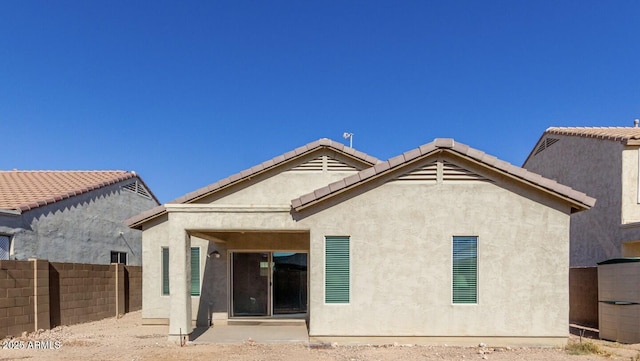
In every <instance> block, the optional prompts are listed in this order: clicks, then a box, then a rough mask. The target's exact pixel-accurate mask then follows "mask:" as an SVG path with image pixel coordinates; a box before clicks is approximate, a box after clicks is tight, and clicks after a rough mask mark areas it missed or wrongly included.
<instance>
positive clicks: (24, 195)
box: [0, 170, 157, 212]
mask: <svg viewBox="0 0 640 361" xmlns="http://www.w3.org/2000/svg"><path fill="white" fill-rule="evenodd" d="M134 177H137V175H136V174H135V172H126V171H121V170H112V171H24V170H11V171H0V209H4V210H15V211H18V212H24V211H28V210H30V209H33V208H37V207H41V206H44V205H47V204H50V203H54V202H57V201H60V200H63V199H66V198H70V197H73V196H76V195H79V194H82V193H86V192H89V191H92V190H94V189H98V188H101V187H105V186H108V185H111V184H114V183H117V182H120V181H123V180H126V179H130V178H134ZM154 198H155V197H154ZM156 201H157V200H156Z"/></svg>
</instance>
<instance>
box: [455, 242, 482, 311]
mask: <svg viewBox="0 0 640 361" xmlns="http://www.w3.org/2000/svg"><path fill="white" fill-rule="evenodd" d="M453 303H467V304H474V303H478V237H453Z"/></svg>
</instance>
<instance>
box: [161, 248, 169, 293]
mask: <svg viewBox="0 0 640 361" xmlns="http://www.w3.org/2000/svg"><path fill="white" fill-rule="evenodd" d="M162 294H163V295H168V294H169V248H166V247H163V248H162Z"/></svg>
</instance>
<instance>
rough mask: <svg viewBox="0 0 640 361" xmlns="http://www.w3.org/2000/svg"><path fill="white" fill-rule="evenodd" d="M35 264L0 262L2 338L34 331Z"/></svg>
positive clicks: (0, 328)
mask: <svg viewBox="0 0 640 361" xmlns="http://www.w3.org/2000/svg"><path fill="white" fill-rule="evenodd" d="M33 275H34V271H33V263H31V262H28V261H0V338H2V337H3V336H4V335H20V334H21V333H22V332H23V331H25V330H29V331H33V330H34V327H35V326H34V318H35V317H34V312H33V303H32V302H30V301H31V299H32V298H33V292H34V287H33V285H34V280H33Z"/></svg>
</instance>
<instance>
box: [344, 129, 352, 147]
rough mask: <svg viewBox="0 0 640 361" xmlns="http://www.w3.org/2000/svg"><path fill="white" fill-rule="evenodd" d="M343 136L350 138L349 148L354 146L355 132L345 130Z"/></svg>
mask: <svg viewBox="0 0 640 361" xmlns="http://www.w3.org/2000/svg"><path fill="white" fill-rule="evenodd" d="M342 137H343V138H344V139H347V138H348V139H349V148H353V133H347V132H344V133H343V134H342Z"/></svg>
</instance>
